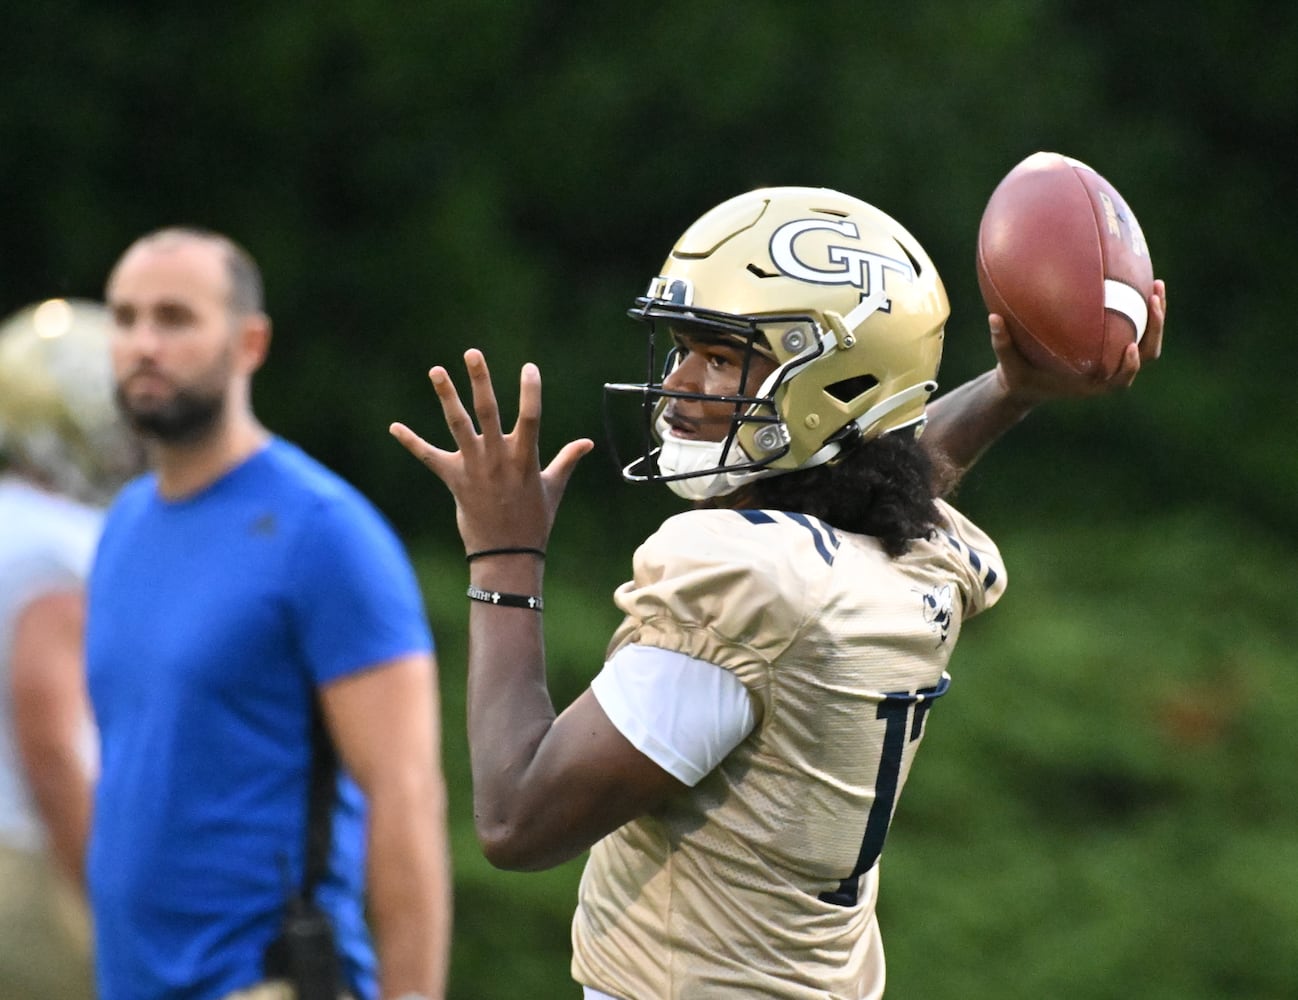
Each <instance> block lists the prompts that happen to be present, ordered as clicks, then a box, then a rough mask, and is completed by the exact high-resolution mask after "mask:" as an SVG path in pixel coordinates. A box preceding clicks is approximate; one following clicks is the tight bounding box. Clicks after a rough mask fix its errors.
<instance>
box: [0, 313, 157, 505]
mask: <svg viewBox="0 0 1298 1000" xmlns="http://www.w3.org/2000/svg"><path fill="white" fill-rule="evenodd" d="M111 331H112V321H111V318H110V316H109V313H108V310H107V309H106V308H104V307H103V306H101V305H98V304H97V303H93V302H88V301H83V300H77V299H49V300H47V301H45V302H41V303H39V304H37V305H32V306H28V307H27V308H25V309H23V310H21V311H19V312H18V313H16V314H14V315H13V316H11V317H10V318H9V319H7V320H5V321H4V323H3V324H2V325H0V455H3V456H4V458H5V459H6V460H7V461H8V462H9V463H10V464H12V465H14V466H16V467H19V468H22V469H25V470H27V471H29V472H31V473H33V474H35V475H37V476H39V477H40V478H42V479H44V480H45V481H47V482H48V483H49V485H50V486H52V487H53V488H54V489H57V490H59V491H60V492H63V493H66V494H68V495H70V496H74V497H77V498H78V499H81V500H85V501H87V502H95V503H98V502H103V501H106V500H107V499H108V498H109V497H110V496H111V495H112V494H113V493H114V492H115V491H116V490H117V489H118V488H119V487H120V486H121V485H122V484H123V483H124V482H125V481H126V480H127V479H128V478H129V477H130V476H132V475H134V474H135V473H136V472H138V471H139V469H140V468H141V461H140V459H141V454H142V453H141V450H140V446H139V444H138V441H137V440H136V438H135V437H134V435H132V433H131V432H130V430H129V429H128V428H127V426H126V424H125V422H124V421H123V420H122V418H121V417H120V416H119V414H118V411H117V406H116V404H115V402H114V399H113V375H112V367H111V362H110V359H109V336H110V334H111Z"/></svg>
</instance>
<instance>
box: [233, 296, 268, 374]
mask: <svg viewBox="0 0 1298 1000" xmlns="http://www.w3.org/2000/svg"><path fill="white" fill-rule="evenodd" d="M270 334H271V324H270V317H269V316H267V315H266V314H265V313H260V312H259V313H253V314H252V315H250V316H248V317H246V318H245V319H244V320H243V322H242V324H241V325H240V328H239V342H238V345H237V350H238V354H239V359H240V361H241V362H242V367H243V369H244V371H246V372H247V373H248V374H249V375H251V374H252V373H253V372H255V371H256V370H257V369H258V368H260V367H261V366H262V364H263V363H264V362H265V360H266V355H267V353H268V352H269V351H270Z"/></svg>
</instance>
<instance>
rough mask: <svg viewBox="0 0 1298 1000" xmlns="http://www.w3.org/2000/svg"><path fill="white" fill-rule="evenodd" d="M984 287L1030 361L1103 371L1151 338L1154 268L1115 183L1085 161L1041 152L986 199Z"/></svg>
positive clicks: (981, 253) (1084, 372)
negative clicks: (1129, 347)
mask: <svg viewBox="0 0 1298 1000" xmlns="http://www.w3.org/2000/svg"><path fill="white" fill-rule="evenodd" d="M978 287H979V289H980V290H981V292H982V298H983V302H984V303H985V304H986V306H987V311H988V312H994V313H1000V314H1001V316H1003V317H1004V318H1005V323H1006V326H1007V327H1008V329H1009V332H1010V336H1011V337H1013V338H1014V343H1015V346H1016V347H1017V348H1018V349H1019V351H1020V352H1021V353H1022V354H1023V355H1024V357H1026V358H1027V360H1028V361H1029V362H1030V363H1031V364H1033V365H1035V366H1037V367H1039V368H1045V369H1049V370H1052V371H1057V372H1061V373H1064V374H1075V375H1081V376H1084V377H1087V378H1094V379H1105V378H1108V377H1109V376H1111V375H1112V374H1113V373H1114V372H1115V371H1116V370H1117V369H1118V366H1119V365H1120V364H1121V362H1122V355H1123V352H1124V351H1125V350H1126V348H1127V345H1128V344H1130V343H1132V342H1133V341H1134V342H1136V343H1139V342H1140V339H1141V337H1143V336H1144V333H1145V326H1146V323H1147V321H1148V318H1149V317H1148V305H1147V303H1148V301H1149V296H1150V294H1151V293H1152V292H1153V290H1154V268H1153V264H1152V263H1151V261H1150V258H1149V248H1148V247H1147V246H1146V244H1145V237H1144V234H1143V233H1142V232H1141V229H1140V225H1139V223H1137V222H1136V216H1135V214H1134V213H1133V212H1132V211H1131V209H1130V208H1129V207H1128V206H1127V203H1126V201H1125V200H1124V199H1123V197H1122V195H1120V194H1119V193H1118V191H1117V189H1116V188H1114V186H1113V185H1112V184H1110V183H1109V182H1108V181H1106V180H1105V179H1104V178H1103V177H1101V176H1100V175H1099V174H1098V173H1096V172H1095V171H1094V170H1092V169H1091V168H1090V167H1088V166H1087V165H1086V164H1084V163H1081V162H1079V161H1078V160H1075V159H1072V158H1071V157H1068V156H1062V155H1060V154H1059V153H1045V152H1042V153H1033V154H1032V155H1031V156H1029V157H1028V158H1027V159H1025V160H1024V161H1023V162H1022V163H1020V164H1018V165H1017V166H1016V167H1015V168H1014V169H1013V170H1011V171H1010V172H1009V173H1008V174H1006V175H1005V177H1004V178H1003V179H1002V180H1001V182H1000V183H999V184H998V185H997V186H996V189H995V190H994V191H993V192H992V196H991V198H990V199H988V202H987V207H986V209H984V211H983V216H982V221H981V223H980V224H979V226H978Z"/></svg>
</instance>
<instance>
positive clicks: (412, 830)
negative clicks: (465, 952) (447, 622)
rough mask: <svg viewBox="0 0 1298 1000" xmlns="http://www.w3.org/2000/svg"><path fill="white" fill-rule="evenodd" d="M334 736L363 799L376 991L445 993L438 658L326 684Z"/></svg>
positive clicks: (447, 917) (447, 884)
mask: <svg viewBox="0 0 1298 1000" xmlns="http://www.w3.org/2000/svg"><path fill="white" fill-rule="evenodd" d="M321 700H322V702H323V705H324V712H325V718H326V721H327V723H328V726H329V731H330V734H331V735H332V737H333V740H334V743H335V745H336V746H337V748H338V753H339V757H340V759H341V761H342V763H343V766H344V767H346V769H347V771H348V772H349V773H350V774H351V775H352V776H353V777H354V778H355V779H356V782H357V784H359V785H360V787H361V788H362V790H363V791H364V792H365V794H366V797H367V799H368V801H369V871H368V895H369V906H370V913H371V917H372V920H373V923H374V932H375V938H376V945H377V948H378V956H379V977H380V987H381V995H382V996H383V997H385V998H394V997H401V996H404V995H406V994H408V993H413V994H416V995H419V996H427V997H430V998H433V997H442V996H444V995H445V992H446V977H447V968H448V965H449V960H450V959H449V954H450V930H451V877H450V855H449V848H448V845H447V838H446V781H445V778H444V776H443V772H442V761H441V724H440V719H441V710H440V706H439V704H438V695H437V687H436V662H435V660H434V658H433V657H432V656H430V655H426V654H417V655H410V656H404V657H399V658H397V659H395V660H391V661H388V662H386V663H382V664H376V665H374V666H373V667H371V668H369V669H366V670H362V671H359V672H357V673H354V674H350V675H348V676H347V677H344V678H342V679H340V680H337V681H334V682H332V683H330V684H328V685H327V686H325V687H324V688H323V689H322V692H321Z"/></svg>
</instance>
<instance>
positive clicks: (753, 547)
mask: <svg viewBox="0 0 1298 1000" xmlns="http://www.w3.org/2000/svg"><path fill="white" fill-rule="evenodd" d="M840 544H841V536H840V533H839V532H838V531H836V530H835V529H834V528H833V527H832V526H830V525H829V524H826V523H825V522H824V521H821V520H820V519H819V518H815V517H811V516H809V515H806V514H795V513H787V512H784V511H774V510H756V509H744V510H731V509H721V508H718V509H698V510H690V511H686V512H684V513H681V514H677V515H675V516H673V517H669V518H668V519H667V520H666V521H664V522H663V523H662V525H661V526H660V527H659V528H658V530H657V531H656V532H654V534H653V535H651V536H650V537H649V538H648V539H647V540H646V541H645V543H644V545H643V546H642V547H641V551H642V552H643V554H644V555H645V557H646V558H650V559H653V560H655V561H656V562H658V563H661V564H663V565H667V566H671V565H678V566H683V567H688V566H691V565H716V566H728V565H737V566H742V567H745V568H747V569H748V570H749V571H750V572H753V573H758V574H763V575H769V574H772V573H774V574H780V573H785V574H787V573H790V572H791V573H794V574H796V575H803V574H806V573H817V572H819V571H820V570H822V569H823V568H824V567H827V566H832V565H833V562H834V557H835V554H836V553H837V551H838V548H839V546H840Z"/></svg>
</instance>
